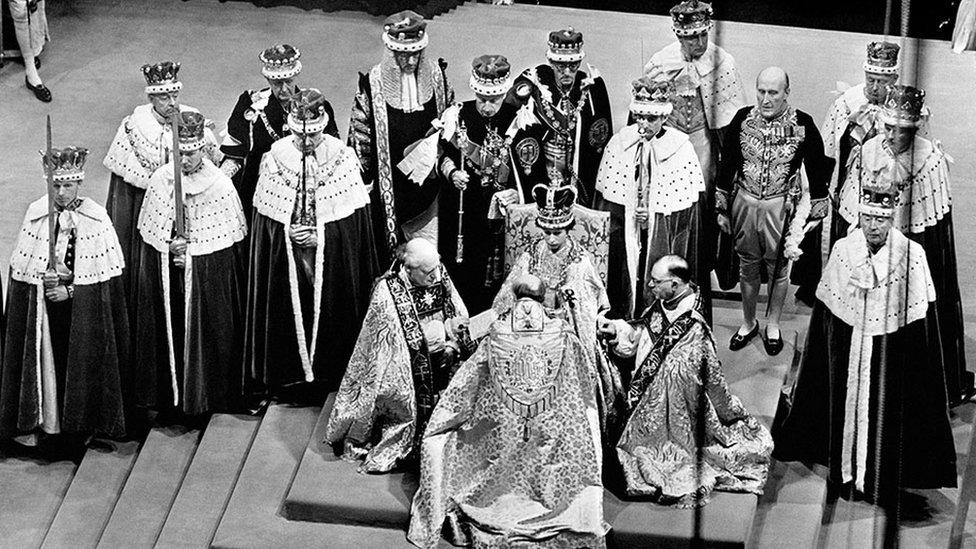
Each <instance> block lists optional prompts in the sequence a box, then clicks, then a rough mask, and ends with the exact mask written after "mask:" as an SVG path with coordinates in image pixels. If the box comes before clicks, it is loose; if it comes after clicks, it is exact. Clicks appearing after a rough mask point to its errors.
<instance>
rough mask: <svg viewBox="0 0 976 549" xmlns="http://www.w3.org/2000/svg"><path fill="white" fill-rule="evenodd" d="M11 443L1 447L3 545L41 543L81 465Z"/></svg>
mask: <svg viewBox="0 0 976 549" xmlns="http://www.w3.org/2000/svg"><path fill="white" fill-rule="evenodd" d="M7 444H10V445H11V446H10V447H9V448H8V447H6V446H5V447H4V448H3V449H0V547H16V548H18V549H19V548H34V547H40V545H41V543H42V542H43V541H44V536H45V535H46V534H47V531H48V528H49V527H50V526H51V521H53V520H54V517H55V515H56V514H57V512H58V507H59V506H60V505H61V500H62V499H63V498H64V495H65V493H66V492H67V491H68V487H69V485H70V484H71V479H72V478H73V477H74V474H75V470H76V469H77V467H78V466H77V464H76V463H75V462H74V461H72V460H70V459H64V458H55V459H49V458H48V457H47V456H45V455H43V454H41V453H39V452H36V451H34V450H27V451H22V450H21V449H20V448H17V447H16V446H13V444H14V443H7Z"/></svg>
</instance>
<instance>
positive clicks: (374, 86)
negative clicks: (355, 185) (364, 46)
mask: <svg viewBox="0 0 976 549" xmlns="http://www.w3.org/2000/svg"><path fill="white" fill-rule="evenodd" d="M381 70H382V69H381V65H376V66H375V67H373V70H371V71H369V87H370V91H371V92H372V95H373V97H372V99H373V105H374V106H375V105H379V108H374V109H373V125H374V127H375V130H376V170H377V174H376V179H377V184H378V185H379V192H380V201H381V202H382V203H383V212H384V217H385V218H386V223H385V227H386V244H387V246H388V247H389V253H390V257H391V259H392V258H393V256H394V254H395V250H396V246H397V226H396V208H395V206H394V204H393V170H392V169H391V168H390V133H389V127H388V125H389V121H388V120H387V113H386V101H385V100H384V99H383V80H382V75H381Z"/></svg>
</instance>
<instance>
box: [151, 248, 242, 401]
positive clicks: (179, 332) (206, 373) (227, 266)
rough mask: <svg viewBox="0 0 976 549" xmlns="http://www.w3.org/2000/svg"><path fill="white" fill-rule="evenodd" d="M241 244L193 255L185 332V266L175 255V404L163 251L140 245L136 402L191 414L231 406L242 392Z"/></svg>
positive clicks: (171, 266) (172, 305)
mask: <svg viewBox="0 0 976 549" xmlns="http://www.w3.org/2000/svg"><path fill="white" fill-rule="evenodd" d="M244 251H245V248H244V243H242V242H238V243H237V244H235V245H233V246H231V247H230V248H225V249H223V250H219V251H216V252H213V253H210V254H207V255H201V256H196V257H193V258H192V269H191V272H192V277H193V279H192V281H191V295H190V302H189V314H190V322H189V333H187V330H186V323H185V319H186V315H187V308H186V294H185V291H184V275H185V271H184V269H180V268H178V267H176V266H175V265H174V264H173V263H172V259H170V262H169V265H167V266H166V271H165V272H166V273H167V274H168V276H169V284H170V303H169V306H170V314H171V315H172V324H171V325H172V338H173V355H174V359H175V367H176V380H177V390H178V391H179V395H178V396H179V399H178V403H177V401H176V400H174V395H173V378H172V373H171V371H170V362H169V360H170V358H169V357H170V355H169V344H168V342H167V338H168V336H167V328H166V310H165V303H164V297H163V281H162V272H164V271H163V265H161V262H162V256H161V255H160V252H159V251H158V250H156V249H155V248H153V247H152V246H149V245H148V244H143V247H142V253H141V259H140V264H141V265H142V271H141V272H140V276H139V288H138V299H137V302H138V304H139V307H138V310H137V313H136V315H137V316H136V320H135V323H136V342H137V345H136V346H135V348H134V349H133V358H134V363H135V364H136V365H138V366H137V369H136V371H137V380H138V384H137V390H138V395H139V396H138V398H139V404H140V405H142V406H145V407H148V408H153V409H162V410H167V409H173V408H176V409H178V410H179V411H181V412H183V413H185V414H188V415H197V414H203V413H212V412H221V411H228V410H233V409H234V408H235V406H236V404H238V403H239V397H240V395H241V377H240V376H241V370H240V363H241V355H242V352H241V349H242V342H243V330H244V291H245V289H246V286H245V276H244V273H245V269H246V267H245V264H244V261H245V255H244Z"/></svg>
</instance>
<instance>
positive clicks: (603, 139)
mask: <svg viewBox="0 0 976 549" xmlns="http://www.w3.org/2000/svg"><path fill="white" fill-rule="evenodd" d="M587 138H588V139H589V142H590V146H591V147H594V148H596V149H600V148H602V147H603V146H604V145H606V143H607V140H608V139H610V123H609V122H607V119H606V118H600V119H598V120H597V121H595V122H593V125H591V126H590V133H589V135H588V136H587Z"/></svg>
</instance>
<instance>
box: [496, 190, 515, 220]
mask: <svg viewBox="0 0 976 549" xmlns="http://www.w3.org/2000/svg"><path fill="white" fill-rule="evenodd" d="M495 196H496V197H498V207H499V209H500V210H501V211H502V215H508V207H509V206H511V205H512V204H518V200H519V194H518V191H517V190H515V189H505V190H504V191H498V192H497V193H495Z"/></svg>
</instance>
